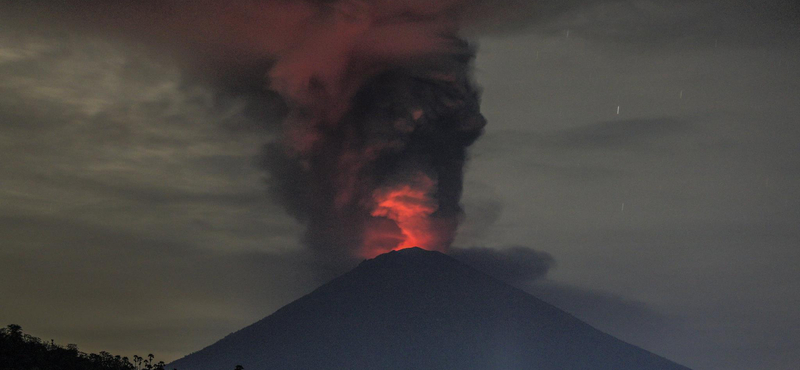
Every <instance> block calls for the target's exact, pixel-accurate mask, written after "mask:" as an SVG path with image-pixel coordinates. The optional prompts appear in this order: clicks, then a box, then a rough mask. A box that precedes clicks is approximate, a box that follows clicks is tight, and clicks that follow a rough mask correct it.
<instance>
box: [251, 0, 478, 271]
mask: <svg viewBox="0 0 800 370" xmlns="http://www.w3.org/2000/svg"><path fill="white" fill-rule="evenodd" d="M457 5H458V4H457V3H455V2H454V3H453V4H448V3H446V2H434V3H428V2H424V3H423V2H420V3H416V2H412V1H406V2H403V1H400V2H398V1H393V2H379V1H375V2H356V1H338V2H333V3H326V4H323V5H322V8H321V9H322V11H321V12H320V13H319V14H318V15H317V17H319V18H317V19H315V21H314V22H313V25H312V26H310V28H309V29H308V30H306V31H305V36H304V37H303V38H302V39H301V40H300V41H299V43H298V44H297V45H296V47H294V48H292V49H290V50H287V51H286V52H285V53H282V54H281V55H279V56H278V59H277V62H276V63H275V65H274V66H273V68H272V69H271V70H270V71H269V79H270V86H271V88H272V89H274V90H275V91H277V92H278V93H280V94H281V96H283V97H284V98H285V99H286V101H287V102H288V104H289V106H290V113H289V115H288V117H287V118H286V120H285V122H284V136H283V138H282V140H280V141H278V142H275V143H273V144H271V145H270V146H269V147H268V148H267V150H266V153H265V155H264V164H265V167H266V169H267V170H268V171H269V173H270V174H271V177H270V186H271V191H272V193H273V194H274V195H275V196H276V198H277V199H278V200H279V201H280V202H281V203H282V204H283V205H284V206H285V207H286V209H287V210H288V211H289V212H290V213H291V214H292V215H293V216H295V217H297V218H298V219H299V220H300V221H301V222H303V223H304V224H305V225H306V227H307V231H306V235H305V240H304V241H305V243H306V244H307V245H308V246H309V247H310V248H311V249H312V250H313V251H314V252H315V253H316V254H317V255H318V256H320V257H323V258H324V259H325V260H326V261H330V260H331V259H333V260H334V261H335V260H337V259H342V258H352V257H373V256H375V255H377V254H380V253H383V252H386V251H390V250H393V249H400V248H407V247H413V246H418V247H421V248H425V249H431V250H439V251H446V250H447V248H448V247H449V246H450V243H451V242H452V241H453V238H454V236H455V232H456V228H457V226H458V221H459V217H460V214H461V208H460V206H459V199H460V197H461V192H462V182H463V171H464V162H465V160H466V149H467V147H468V146H469V145H471V144H472V143H473V142H474V141H475V140H476V139H477V138H478V136H480V134H481V132H482V130H483V127H484V125H485V120H484V118H483V116H482V115H481V114H480V111H479V96H478V93H477V91H476V89H475V87H474V86H473V85H472V83H471V80H470V73H469V72H470V63H471V61H472V57H473V50H472V48H471V47H470V45H468V44H467V43H466V42H464V41H462V40H460V39H459V38H458V35H457V32H458V21H459V19H458V14H459V13H458V11H457V10H458V9H457Z"/></svg>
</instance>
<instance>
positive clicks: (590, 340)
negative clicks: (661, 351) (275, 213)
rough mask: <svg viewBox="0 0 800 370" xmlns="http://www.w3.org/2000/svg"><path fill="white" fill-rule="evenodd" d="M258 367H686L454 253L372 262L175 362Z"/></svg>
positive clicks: (200, 368) (396, 255)
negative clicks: (599, 327)
mask: <svg viewBox="0 0 800 370" xmlns="http://www.w3.org/2000/svg"><path fill="white" fill-rule="evenodd" d="M236 364H241V365H243V366H244V368H245V369H247V370H259V369H265V370H266V369H453V370H470V369H476V370H477V369H481V370H485V369H504V370H508V369H540V370H556V369H558V370H572V369H587V370H588V369H592V370H594V369H596V370H601V369H602V370H612V369H613V370H688V368H686V367H684V366H681V365H678V364H676V363H674V362H671V361H669V360H667V359H664V358H662V357H660V356H657V355H655V354H652V353H650V352H647V351H645V350H643V349H641V348H638V347H636V346H633V345H631V344H628V343H625V342H623V341H621V340H619V339H616V338H614V337H612V336H610V335H608V334H605V333H603V332H600V331H599V330H597V329H594V328H593V327H591V326H589V325H588V324H586V323H584V322H582V321H580V320H578V319H576V318H575V317H573V316H572V315H570V314H568V313H566V312H564V311H561V310H559V309H558V308H556V307H553V306H552V305H550V304H547V303H545V302H543V301H541V300H539V299H537V298H535V297H533V296H531V295H529V294H527V293H525V292H523V291H521V290H519V289H517V288H514V287H512V286H509V285H507V284H505V283H502V282H500V281H498V280H496V279H494V278H491V277H489V276H487V275H485V274H483V273H481V272H478V271H477V270H475V269H473V268H471V267H469V266H467V265H464V264H462V263H460V262H458V261H456V260H454V259H453V258H451V257H449V256H447V255H445V254H442V253H438V252H430V251H425V250H422V249H419V248H411V249H405V250H401V251H395V252H390V253H387V254H384V255H380V256H378V257H376V258H374V259H371V260H366V261H364V262H362V263H361V264H359V265H358V267H356V268H355V269H353V270H352V271H350V272H349V273H347V274H345V275H342V276H340V277H338V278H336V279H334V280H333V281H331V282H329V283H328V284H325V285H323V286H322V287H320V288H318V289H317V290H315V291H313V292H312V293H310V294H308V295H306V296H304V297H302V298H300V299H298V300H296V301H294V302H292V303H290V304H288V305H286V306H284V307H283V308H281V309H279V310H278V311H276V312H275V313H273V314H272V315H270V316H268V317H266V318H264V319H262V320H260V321H258V322H256V323H255V324H253V325H250V326H248V327H246V328H244V329H242V330H239V331H237V332H235V333H233V334H230V335H228V336H227V337H225V338H223V339H222V340H220V341H218V342H217V343H214V344H213V345H211V346H208V347H206V348H204V349H202V350H200V351H198V352H196V353H192V354H190V355H188V356H186V357H184V358H182V359H180V360H177V361H175V362H173V363H171V364H169V365H168V368H170V369H171V368H173V367H175V368H178V369H181V370H217V369H227V368H233V366H234V365H236Z"/></svg>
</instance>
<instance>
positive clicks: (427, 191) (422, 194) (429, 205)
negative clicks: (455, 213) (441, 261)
mask: <svg viewBox="0 0 800 370" xmlns="http://www.w3.org/2000/svg"><path fill="white" fill-rule="evenodd" d="M435 190H436V182H435V181H434V180H432V179H431V178H429V177H428V176H425V175H422V174H420V175H418V176H417V177H416V178H415V179H414V181H412V182H411V183H406V184H401V185H397V186H394V187H390V188H384V189H378V190H376V191H375V193H373V200H374V201H375V208H374V209H373V210H372V212H371V215H372V216H373V217H374V218H375V219H374V220H372V222H371V223H370V225H369V226H368V227H367V230H366V233H365V235H364V254H365V255H366V256H367V257H374V256H375V255H378V254H380V253H384V252H387V251H390V250H398V249H404V248H411V247H420V248H423V249H429V250H443V249H444V248H446V246H447V243H448V241H449V239H450V237H449V236H448V235H442V234H443V232H444V234H449V232H448V230H447V228H440V227H437V224H438V222H437V220H436V219H435V218H434V217H432V215H433V214H434V213H435V212H436V210H437V209H438V208H439V206H438V203H437V202H436V200H435V199H434V198H433V196H432V194H433V192H434V191H435Z"/></svg>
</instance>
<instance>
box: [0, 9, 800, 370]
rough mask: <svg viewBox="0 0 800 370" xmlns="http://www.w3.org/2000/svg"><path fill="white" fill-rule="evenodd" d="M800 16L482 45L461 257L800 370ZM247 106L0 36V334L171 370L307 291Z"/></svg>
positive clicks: (600, 18) (680, 357)
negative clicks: (534, 257)
mask: <svg viewBox="0 0 800 370" xmlns="http://www.w3.org/2000/svg"><path fill="white" fill-rule="evenodd" d="M798 17H800V13H798V6H797V5H794V4H792V3H791V2H789V1H765V2H763V3H762V4H761V6H755V5H747V2H746V1H727V2H725V1H705V2H685V1H679V0H664V1H655V0H641V1H597V2H593V3H592V5H591V6H588V5H587V6H586V7H584V8H580V10H576V11H574V12H572V13H569V14H568V15H567V16H565V17H564V18H562V19H559V20H557V21H554V22H553V23H551V24H548V25H546V26H543V27H540V28H533V29H527V30H516V31H514V32H510V31H509V32H506V33H502V34H493V35H491V36H488V37H481V38H479V40H478V52H477V57H476V62H475V68H476V70H475V78H476V80H477V83H478V85H480V86H481V87H482V89H483V94H482V111H483V113H484V115H485V116H486V118H487V119H488V121H489V123H488V125H487V126H486V133H485V134H484V136H483V137H481V138H480V139H479V140H478V142H477V143H476V144H475V145H474V146H473V147H471V149H470V155H471V160H470V162H469V163H468V164H467V172H466V183H465V191H464V197H463V204H464V208H465V220H464V222H463V224H462V226H461V228H460V233H459V236H458V238H457V240H456V243H455V245H457V246H462V247H472V246H479V247H489V248H495V249H504V248H507V247H509V246H526V247H530V248H533V249H535V250H537V251H542V252H547V253H549V254H550V255H552V256H553V257H554V259H555V267H554V268H552V269H551V270H550V271H549V272H548V274H547V277H546V278H544V279H540V280H537V281H534V282H529V283H526V284H523V287H524V288H525V289H526V290H528V291H530V292H532V293H533V294H534V295H537V296H539V297H541V298H543V299H544V300H546V301H548V302H551V303H553V304H555V305H556V306H559V307H561V308H562V309H565V310H566V311H568V312H571V313H573V314H575V315H576V316H578V317H579V318H582V319H584V320H586V321H587V322H589V323H590V324H592V325H594V326H596V327H598V328H600V329H602V330H604V331H606V332H608V333H610V334H612V335H615V336H618V337H619V338H621V339H623V340H626V341H629V342H631V343H633V344H635V345H639V346H641V347H643V348H645V349H647V350H650V351H651V352H654V353H656V354H659V355H662V356H664V357H667V358H669V359H671V360H674V361H676V362H678V363H681V364H683V365H686V366H688V367H690V368H692V369H695V370H745V369H757V368H762V369H773V370H789V369H797V368H798V367H799V366H800V355H798V353H797V351H796V348H800V313H798V312H799V311H798V310H797V307H798V305H800V267H798V266H800V249H799V248H798V245H800V227H798V225H800V190H799V189H800V144H799V143H800V125H799V123H800V122H798V118H797V117H798V114H800V104H798V102H800V47H798V46H800V38H798V37H797V36H798V35H799V34H800V23H798ZM248 99H249V98H248ZM250 103H251V102H250V101H246V100H245V99H244V98H241V99H240V98H237V97H236V96H235V95H233V96H231V95H225V96H224V97H220V96H219V95H218V94H217V92H215V91H213V90H212V89H211V88H210V87H208V86H207V85H205V84H200V83H193V81H192V80H191V79H190V78H188V77H187V75H186V73H185V71H183V70H182V69H181V67H180V66H179V65H178V63H176V62H173V61H171V60H170V59H168V58H154V57H152V55H151V54H148V53H146V52H142V50H141V49H140V48H138V47H136V46H135V45H130V44H126V43H118V42H115V41H114V40H111V39H109V38H106V37H103V36H102V35H87V34H81V35H71V34H70V33H69V30H63V32H42V33H26V32H24V31H20V30H18V29H14V28H13V26H11V27H3V26H0V296H2V297H4V298H3V299H2V303H0V320H2V321H3V322H0V324H1V325H6V324H11V323H15V324H19V325H21V326H22V327H23V329H24V330H25V331H26V332H28V333H30V334H33V335H35V336H39V337H42V338H43V339H50V338H53V339H55V340H56V342H58V343H62V344H67V343H77V344H78V345H79V347H80V349H81V350H84V351H94V352H96V351H101V350H106V351H109V352H111V353H112V354H120V355H127V356H132V355H133V354H139V355H146V354H147V353H154V354H156V357H157V359H163V360H165V361H169V360H174V359H176V358H178V357H180V356H182V355H185V354H188V353H189V352H192V351H196V350H198V349H200V348H202V347H204V346H206V345H209V344H211V343H213V342H214V341H216V340H217V339H220V338H222V337H223V336H225V335H226V334H228V333H230V332H232V331H235V330H238V329H240V328H241V327H243V326H246V325H248V324H250V323H252V322H254V321H256V320H258V319H260V318H262V317H264V316H266V315H269V314H270V313H272V312H274V311H275V310H276V309H278V308H279V307H281V306H282V305H284V304H286V303H288V302H290V301H292V300H294V299H296V298H299V297H300V296H302V295H303V294H306V293H308V292H309V291H311V290H312V289H313V288H314V287H316V286H317V285H318V284H319V282H318V281H317V280H315V278H314V276H313V275H314V274H313V271H311V270H312V269H311V268H310V267H309V266H307V263H306V262H305V261H303V260H302V254H301V253H299V252H300V251H302V248H303V247H302V245H301V243H300V236H301V234H302V228H301V226H300V225H298V224H297V223H296V221H294V220H293V219H292V218H291V217H289V216H288V215H286V214H285V213H284V212H283V210H282V209H281V207H279V206H278V205H276V204H275V203H274V202H272V201H271V200H270V199H269V197H268V196H267V195H266V186H265V181H269V180H268V179H266V180H265V178H266V175H265V174H264V172H263V171H262V170H260V169H259V168H258V166H257V157H258V156H259V154H260V151H261V148H262V145H263V144H264V143H265V142H266V141H268V140H269V139H270V138H271V137H272V135H273V133H271V132H267V131H264V130H261V129H259V125H260V123H259V122H257V121H256V118H254V117H258V115H257V114H252V113H251V112H250V111H249V110H248V109H250V106H249V104H250Z"/></svg>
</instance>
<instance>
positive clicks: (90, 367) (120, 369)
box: [0, 324, 244, 370]
mask: <svg viewBox="0 0 800 370" xmlns="http://www.w3.org/2000/svg"><path fill="white" fill-rule="evenodd" d="M165 366H166V364H165V363H164V361H159V362H155V356H153V354H149V355H147V357H141V356H137V355H134V356H133V359H130V358H128V357H120V356H118V355H117V356H113V355H111V354H110V353H108V352H106V351H101V352H100V353H84V352H81V351H79V350H78V346H77V345H75V344H67V345H66V346H61V345H58V344H55V343H54V342H53V340H52V339H51V340H50V342H45V341H43V340H41V339H40V338H37V337H34V336H32V335H30V334H26V333H23V332H22V327H21V326H19V325H14V324H11V325H8V326H7V327H5V328H3V329H0V370H167V369H166V367H165ZM172 370H177V369H172ZM234 370H244V367H242V366H241V365H236V368H235V369H234Z"/></svg>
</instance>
